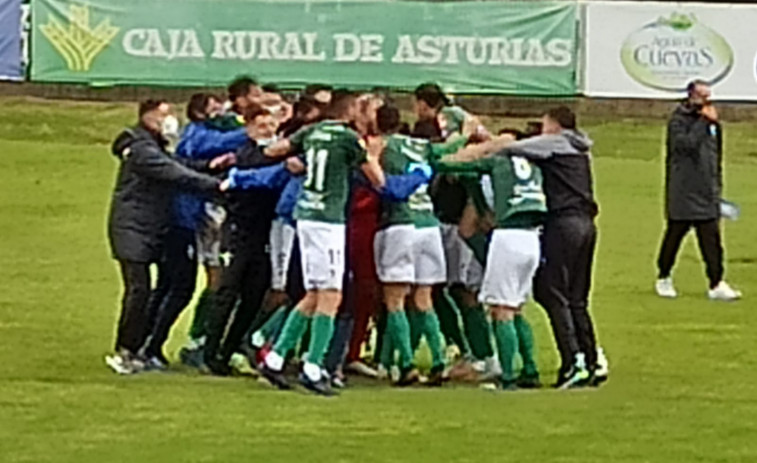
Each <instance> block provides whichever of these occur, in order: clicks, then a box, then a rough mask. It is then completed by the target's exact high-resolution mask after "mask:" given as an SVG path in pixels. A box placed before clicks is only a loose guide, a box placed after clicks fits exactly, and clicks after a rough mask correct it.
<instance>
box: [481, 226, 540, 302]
mask: <svg viewBox="0 0 757 463" xmlns="http://www.w3.org/2000/svg"><path fill="white" fill-rule="evenodd" d="M540 252H541V251H540V247H539V232H538V231H537V230H535V229H530V230H520V229H497V230H494V233H493V234H492V241H491V243H490V244H489V255H488V257H487V260H486V262H487V265H486V272H485V273H484V282H483V284H482V285H481V292H480V294H479V300H480V301H481V302H482V303H483V304H488V305H505V306H508V307H518V308H519V307H521V306H522V305H523V304H525V303H526V301H527V300H528V298H529V296H530V295H531V288H532V285H533V280H534V275H535V274H536V269H537V268H538V267H539V257H540Z"/></svg>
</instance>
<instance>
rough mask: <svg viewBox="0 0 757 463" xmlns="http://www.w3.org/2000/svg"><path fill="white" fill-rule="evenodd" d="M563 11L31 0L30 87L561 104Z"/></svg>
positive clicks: (529, 6) (566, 49) (564, 91)
mask: <svg viewBox="0 0 757 463" xmlns="http://www.w3.org/2000/svg"><path fill="white" fill-rule="evenodd" d="M576 8H577V7H576V4H575V3H573V2H560V3H557V2H547V3H541V2H444V3H432V2H374V1H275V2H267V1H249V0H129V1H124V0H85V1H69V0H35V1H34V2H32V19H33V24H32V30H33V32H32V34H33V35H32V69H31V77H32V80H34V81H43V82H81V83H88V84H91V85H115V84H157V85H171V86H201V85H223V84H226V83H227V82H228V81H229V80H230V79H231V78H233V77H234V76H235V75H238V74H243V73H244V74H251V75H254V76H256V77H258V78H259V79H260V80H261V81H263V82H272V83H277V84H279V85H281V86H284V87H295V86H301V85H304V84H307V83H314V82H318V83H329V84H332V85H339V86H350V87H374V86H384V87H392V88H397V89H410V88H413V87H415V86H416V85H417V84H418V83H419V82H423V81H436V82H439V83H441V84H442V85H443V86H444V87H445V89H447V90H448V91H451V92H459V93H506V94H520V95H570V94H574V93H575V81H576V78H575V77H576V61H577V60H576Z"/></svg>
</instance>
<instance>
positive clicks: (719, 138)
mask: <svg viewBox="0 0 757 463" xmlns="http://www.w3.org/2000/svg"><path fill="white" fill-rule="evenodd" d="M688 92H689V96H688V98H687V99H686V101H684V102H683V103H681V104H680V105H679V106H678V107H677V108H676V110H675V111H674V112H673V115H672V116H671V118H670V121H669V122H668V135H667V157H666V159H665V183H666V189H665V212H666V217H667V220H668V223H667V230H666V232H665V237H664V238H663V241H662V248H661V250H660V257H659V259H658V262H657V265H658V269H659V274H658V280H657V284H656V286H655V289H656V290H657V294H658V295H659V296H661V297H667V298H675V297H676V296H677V295H678V293H677V292H676V290H675V287H674V286H673V279H672V278H671V270H672V269H673V264H674V263H675V258H676V254H678V249H679V248H680V246H681V241H682V240H683V238H684V236H686V234H687V233H688V231H689V229H691V228H692V227H693V228H694V229H695V230H696V233H697V240H698V241H699V249H700V250H701V251H702V257H703V258H704V261H705V265H706V267H707V277H708V279H709V282H710V289H709V292H708V296H709V298H710V299H713V300H722V301H732V300H735V299H739V298H740V297H741V292H739V291H736V290H734V289H733V288H731V287H730V286H729V285H728V284H727V283H726V282H725V281H723V246H722V244H721V239H720V228H719V219H720V202H721V193H722V185H723V171H722V157H723V132H722V128H721V126H720V123H719V122H718V113H717V111H716V110H715V107H714V106H712V104H711V103H710V101H709V99H710V87H709V85H708V84H707V83H706V82H704V81H699V80H697V81H694V82H692V83H691V84H689V87H688Z"/></svg>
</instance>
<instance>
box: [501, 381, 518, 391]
mask: <svg viewBox="0 0 757 463" xmlns="http://www.w3.org/2000/svg"><path fill="white" fill-rule="evenodd" d="M498 389H499V390H500V391H505V392H514V391H517V390H518V389H520V387H519V386H518V381H517V380H515V381H505V380H500V382H499V388H498Z"/></svg>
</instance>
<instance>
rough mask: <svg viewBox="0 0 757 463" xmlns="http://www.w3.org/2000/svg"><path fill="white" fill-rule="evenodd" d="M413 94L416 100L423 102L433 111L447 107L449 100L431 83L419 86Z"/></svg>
mask: <svg viewBox="0 0 757 463" xmlns="http://www.w3.org/2000/svg"><path fill="white" fill-rule="evenodd" d="M414 94H415V99H416V100H418V101H423V102H424V103H426V104H427V105H429V107H431V108H434V109H439V108H441V107H442V106H447V105H449V99H448V98H447V96H446V95H445V94H444V92H443V91H442V88H441V87H439V85H438V84H435V83H433V82H427V83H425V84H421V85H419V86H418V87H417V88H416V89H415V92H414Z"/></svg>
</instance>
